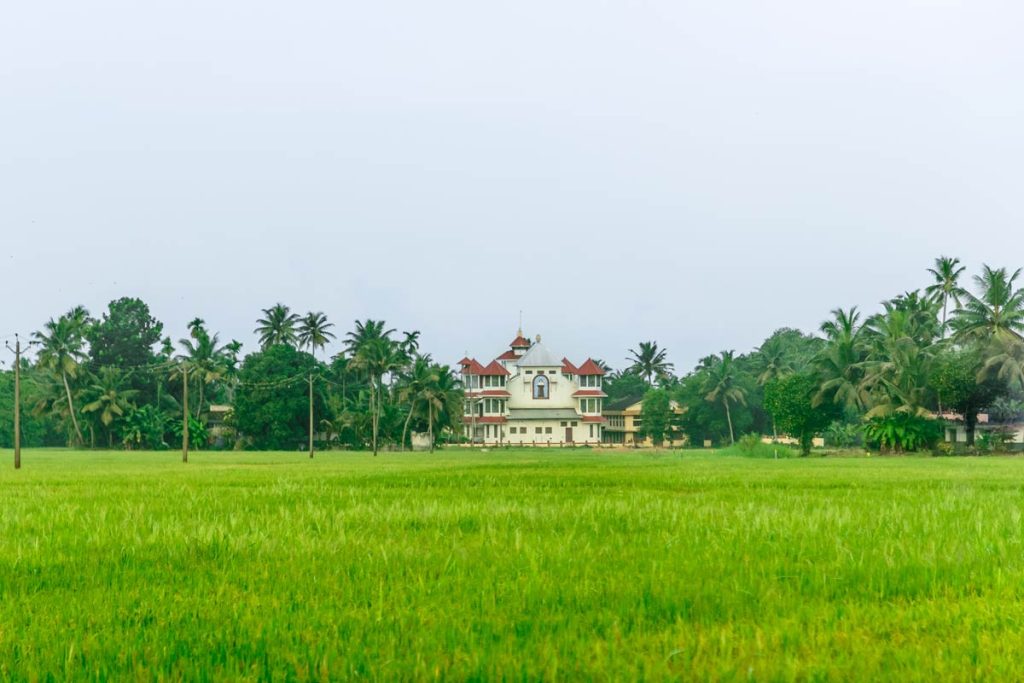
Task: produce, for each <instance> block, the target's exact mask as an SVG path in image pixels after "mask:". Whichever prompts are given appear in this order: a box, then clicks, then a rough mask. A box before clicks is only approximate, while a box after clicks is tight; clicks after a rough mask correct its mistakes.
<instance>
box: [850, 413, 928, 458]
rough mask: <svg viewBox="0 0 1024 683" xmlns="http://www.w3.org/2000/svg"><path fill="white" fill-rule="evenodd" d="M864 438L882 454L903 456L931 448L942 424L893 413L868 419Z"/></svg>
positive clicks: (924, 418)
mask: <svg viewBox="0 0 1024 683" xmlns="http://www.w3.org/2000/svg"><path fill="white" fill-rule="evenodd" d="M864 436H865V438H866V439H867V441H868V443H869V444H871V445H873V446H875V447H877V448H879V449H880V450H882V451H887V452H892V453H906V452H911V451H918V450H923V449H927V448H931V447H932V446H934V445H935V443H936V442H937V441H938V440H939V439H940V438H942V424H941V423H940V422H939V421H938V420H934V419H931V418H928V417H923V416H921V415H916V414H914V413H909V412H895V413H891V414H889V415H886V416H884V417H874V418H871V419H870V420H868V421H867V423H866V424H865V425H864Z"/></svg>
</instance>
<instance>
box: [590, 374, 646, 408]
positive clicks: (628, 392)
mask: <svg viewBox="0 0 1024 683" xmlns="http://www.w3.org/2000/svg"><path fill="white" fill-rule="evenodd" d="M601 384H602V388H603V389H604V392H605V393H606V394H608V399H607V402H608V403H612V402H615V401H620V400H622V399H627V398H637V399H639V398H640V397H642V396H643V395H644V394H645V393H646V392H647V390H648V389H650V388H651V387H650V385H649V384H647V382H646V381H645V380H644V378H643V377H641V376H640V375H638V374H636V373H635V372H633V371H632V370H620V371H616V372H612V373H610V374H607V375H605V377H604V381H603V382H602V383H601Z"/></svg>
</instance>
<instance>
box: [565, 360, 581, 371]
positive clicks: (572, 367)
mask: <svg viewBox="0 0 1024 683" xmlns="http://www.w3.org/2000/svg"><path fill="white" fill-rule="evenodd" d="M562 372H564V373H565V374H567V375H578V374H580V369H579V368H578V367H576V366H575V365H573V364H572V363H570V362H569V359H568V358H563V359H562Z"/></svg>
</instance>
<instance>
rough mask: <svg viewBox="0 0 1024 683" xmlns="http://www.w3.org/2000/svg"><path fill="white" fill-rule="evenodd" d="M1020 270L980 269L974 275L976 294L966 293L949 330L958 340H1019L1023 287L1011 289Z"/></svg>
mask: <svg viewBox="0 0 1024 683" xmlns="http://www.w3.org/2000/svg"><path fill="white" fill-rule="evenodd" d="M1020 274H1021V270H1020V269H1019V268H1018V269H1017V270H1015V271H1013V273H1009V272H1007V270H1006V269H1005V268H991V267H989V266H987V265H986V266H983V268H982V272H981V275H975V276H974V283H975V286H976V287H977V289H978V294H977V295H975V294H971V293H970V292H968V293H967V295H966V296H967V300H966V301H965V303H964V305H963V307H962V308H959V309H957V310H956V312H955V317H954V318H953V329H954V330H956V334H957V337H958V338H960V339H974V340H978V339H980V340H984V341H990V340H993V339H998V340H1006V339H1017V340H1020V339H1021V333H1022V332H1024V288H1017V287H1015V283H1016V281H1017V278H1018V277H1020Z"/></svg>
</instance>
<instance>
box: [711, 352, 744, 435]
mask: <svg viewBox="0 0 1024 683" xmlns="http://www.w3.org/2000/svg"><path fill="white" fill-rule="evenodd" d="M734 361H735V356H734V354H733V352H732V351H722V353H721V354H720V355H719V356H718V357H717V358H715V359H714V360H713V361H712V362H711V363H710V365H709V366H708V368H707V376H706V378H705V384H704V389H705V392H706V393H705V394H704V399H705V400H707V401H710V402H711V403H716V404H719V405H721V406H722V407H723V408H724V409H725V420H726V423H727V424H728V426H729V443H735V442H736V437H735V432H734V431H733V424H732V411H731V410H730V406H731V405H733V404H739V405H746V403H747V390H746V389H745V388H744V387H743V385H742V383H741V381H740V376H739V369H738V368H737V367H736V363H735V362H734Z"/></svg>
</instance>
